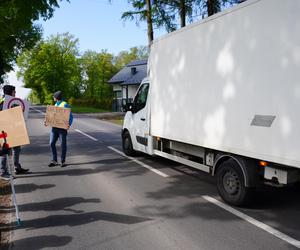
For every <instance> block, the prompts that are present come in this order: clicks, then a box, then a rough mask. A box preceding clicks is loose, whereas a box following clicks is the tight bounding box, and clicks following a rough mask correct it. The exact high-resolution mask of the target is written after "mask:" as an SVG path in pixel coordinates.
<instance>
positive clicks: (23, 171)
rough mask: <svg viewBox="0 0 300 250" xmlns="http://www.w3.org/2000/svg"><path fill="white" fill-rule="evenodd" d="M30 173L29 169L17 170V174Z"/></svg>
mask: <svg viewBox="0 0 300 250" xmlns="http://www.w3.org/2000/svg"><path fill="white" fill-rule="evenodd" d="M28 171H29V169H25V168H17V169H16V170H15V174H27V172H28Z"/></svg>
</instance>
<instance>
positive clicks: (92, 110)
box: [72, 106, 111, 113]
mask: <svg viewBox="0 0 300 250" xmlns="http://www.w3.org/2000/svg"><path fill="white" fill-rule="evenodd" d="M72 112H73V113H104V112H111V111H110V110H105V109H99V108H94V107H82V106H72Z"/></svg>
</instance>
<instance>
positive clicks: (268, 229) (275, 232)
mask: <svg viewBox="0 0 300 250" xmlns="http://www.w3.org/2000/svg"><path fill="white" fill-rule="evenodd" d="M202 198H204V199H205V200H207V201H209V202H211V203H213V204H215V205H216V206H218V207H221V208H223V209H225V210H226V211H227V212H229V213H232V214H234V215H235V216H237V217H239V218H241V219H243V220H245V221H247V222H249V223H250V224H252V225H254V226H256V227H258V228H260V229H262V230H265V231H266V232H268V233H270V234H272V235H274V236H276V237H277V238H279V239H281V240H284V241H285V242H287V243H289V244H291V245H293V246H295V247H297V248H300V241H299V240H296V239H294V238H292V237H290V236H288V235H286V234H284V233H281V232H280V231H278V230H277V229H275V228H272V227H270V226H268V225H266V224H264V223H262V222H260V221H258V220H256V219H254V218H252V217H250V216H248V215H246V214H244V213H242V212H240V211H238V210H236V209H234V208H232V207H230V206H228V205H226V204H224V203H222V202H220V201H218V200H216V199H215V198H212V197H210V196H207V195H203V196H202Z"/></svg>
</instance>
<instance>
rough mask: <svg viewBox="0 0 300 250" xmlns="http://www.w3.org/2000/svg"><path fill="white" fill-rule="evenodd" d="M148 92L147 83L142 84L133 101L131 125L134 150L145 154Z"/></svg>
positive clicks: (147, 127) (147, 125) (147, 124)
mask: <svg viewBox="0 0 300 250" xmlns="http://www.w3.org/2000/svg"><path fill="white" fill-rule="evenodd" d="M148 92H149V83H144V84H143V85H142V86H141V87H140V88H139V90H138V92H137V94H136V96H135V98H134V101H133V123H134V134H133V137H134V138H132V140H133V142H134V143H133V144H134V148H135V147H136V150H138V151H142V152H146V147H147V145H148V130H149V121H148V118H149V117H148V113H149V112H148V105H147V103H148V102H147V99H148V98H147V97H148Z"/></svg>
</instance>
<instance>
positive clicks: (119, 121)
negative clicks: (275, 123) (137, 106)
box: [102, 117, 124, 126]
mask: <svg viewBox="0 0 300 250" xmlns="http://www.w3.org/2000/svg"><path fill="white" fill-rule="evenodd" d="M102 120H103V121H106V122H111V123H114V124H117V125H120V126H123V120H124V119H123V118H122V117H114V118H111V119H107V118H105V119H102Z"/></svg>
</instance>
